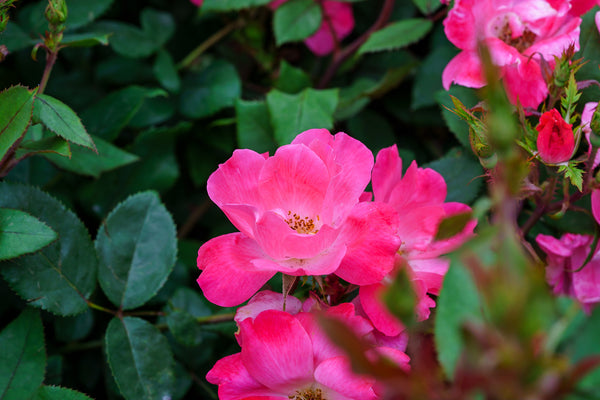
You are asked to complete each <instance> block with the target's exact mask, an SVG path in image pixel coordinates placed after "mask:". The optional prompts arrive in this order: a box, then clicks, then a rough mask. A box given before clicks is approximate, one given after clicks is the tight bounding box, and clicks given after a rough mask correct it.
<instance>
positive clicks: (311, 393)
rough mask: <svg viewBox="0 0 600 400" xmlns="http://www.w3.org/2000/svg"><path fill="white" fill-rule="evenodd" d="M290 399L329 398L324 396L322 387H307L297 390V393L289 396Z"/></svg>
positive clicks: (321, 399) (324, 399)
mask: <svg viewBox="0 0 600 400" xmlns="http://www.w3.org/2000/svg"><path fill="white" fill-rule="evenodd" d="M288 399H290V400H327V399H326V398H325V397H323V391H322V390H321V389H313V388H310V389H305V390H302V391H300V390H296V394H293V395H291V396H288Z"/></svg>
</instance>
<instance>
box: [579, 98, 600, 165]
mask: <svg viewBox="0 0 600 400" xmlns="http://www.w3.org/2000/svg"><path fill="white" fill-rule="evenodd" d="M597 107H598V103H595V102H590V103H586V104H585V106H584V107H583V112H582V113H581V129H582V130H583V133H584V134H585V140H586V141H587V142H588V150H587V154H588V157H589V156H590V155H591V154H592V143H591V142H590V137H591V135H592V128H591V127H590V124H591V123H592V116H593V115H594V113H595V112H596V108H597ZM598 164H600V152H598V153H596V158H595V160H594V164H593V166H592V168H596V167H597V166H598Z"/></svg>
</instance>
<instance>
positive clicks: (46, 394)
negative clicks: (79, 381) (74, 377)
mask: <svg viewBox="0 0 600 400" xmlns="http://www.w3.org/2000/svg"><path fill="white" fill-rule="evenodd" d="M33 400H92V398H91V397H88V396H86V395H85V394H83V393H81V392H78V391H75V390H72V389H67V388H64V387H60V386H46V385H44V386H42V387H41V388H40V389H39V390H38V392H37V393H36V394H35V397H34V398H33Z"/></svg>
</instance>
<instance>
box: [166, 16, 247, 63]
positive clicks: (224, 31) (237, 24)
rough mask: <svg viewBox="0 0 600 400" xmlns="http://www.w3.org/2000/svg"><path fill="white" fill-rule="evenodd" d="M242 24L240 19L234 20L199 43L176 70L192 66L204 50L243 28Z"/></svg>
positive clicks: (243, 22) (242, 21)
mask: <svg viewBox="0 0 600 400" xmlns="http://www.w3.org/2000/svg"><path fill="white" fill-rule="evenodd" d="M244 24H245V21H244V20H243V19H241V18H240V19H237V20H235V21H234V22H231V23H229V24H227V25H225V26H224V27H223V28H221V29H220V30H219V31H217V32H215V33H214V34H213V35H211V36H210V37H209V38H208V39H206V40H205V41H204V42H202V43H200V45H199V46H198V47H196V48H195V49H194V50H192V51H191V52H190V54H188V55H187V56H186V57H185V58H184V59H183V60H182V61H181V62H180V63H179V64H178V65H177V69H178V70H182V69H185V68H189V67H190V66H191V65H192V64H194V62H195V61H196V59H198V57H200V56H201V55H202V54H203V53H204V52H205V51H206V50H208V49H209V48H211V47H212V46H213V45H215V44H216V43H218V42H219V41H220V40H221V39H223V38H224V37H225V36H227V35H228V34H229V33H231V32H232V31H234V30H235V29H238V28H241V27H242V26H244Z"/></svg>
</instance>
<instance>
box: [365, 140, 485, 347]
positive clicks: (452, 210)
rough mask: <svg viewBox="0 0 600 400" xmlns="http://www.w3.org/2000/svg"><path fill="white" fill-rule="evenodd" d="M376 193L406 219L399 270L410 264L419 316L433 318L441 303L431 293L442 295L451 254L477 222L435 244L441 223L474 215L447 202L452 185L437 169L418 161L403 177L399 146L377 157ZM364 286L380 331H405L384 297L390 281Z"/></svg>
mask: <svg viewBox="0 0 600 400" xmlns="http://www.w3.org/2000/svg"><path fill="white" fill-rule="evenodd" d="M372 185H373V195H374V198H375V203H378V202H382V203H386V204H389V205H391V206H392V207H393V208H394V209H395V210H396V211H397V212H398V214H399V216H400V223H399V225H398V230H397V232H396V234H397V236H398V238H399V239H400V240H401V241H402V245H401V247H400V250H399V251H398V260H397V262H396V264H397V266H398V268H403V267H404V265H406V268H408V273H409V275H410V276H411V277H412V282H413V289H414V290H415V294H416V295H417V309H416V310H415V311H416V313H417V318H418V319H419V320H424V319H427V318H428V317H429V309H430V308H431V307H434V306H435V302H434V301H433V300H432V299H431V298H430V297H429V296H428V295H427V293H430V294H434V295H437V294H439V291H440V289H441V286H442V281H443V279H444V275H445V274H446V271H447V270H448V266H449V263H450V262H449V260H448V259H446V258H444V257H443V254H446V253H449V252H450V251H452V250H455V249H456V248H458V247H459V246H460V245H461V244H462V243H464V242H465V241H466V240H467V239H468V238H469V237H470V236H471V235H472V233H473V229H474V228H475V225H476V222H475V221H471V222H469V223H468V224H467V225H466V226H465V228H464V229H463V231H462V232H460V233H459V234H457V235H456V236H454V237H452V238H449V239H446V240H438V241H436V240H434V239H435V236H436V234H437V231H438V227H439V224H440V222H441V221H442V220H443V219H444V218H446V217H448V216H451V215H454V214H458V213H462V212H468V211H470V208H469V206H467V205H465V204H462V203H453V202H450V203H446V202H445V199H446V182H445V181H444V178H443V177H442V176H441V175H440V174H439V173H437V172H436V171H434V170H432V169H429V168H418V167H417V164H416V163H415V162H413V163H412V164H411V165H410V167H408V169H407V170H406V173H405V174H404V176H403V175H402V160H401V159H400V157H399V156H398V150H397V148H396V146H392V147H388V148H385V149H383V150H381V151H380V152H379V153H378V154H377V161H376V162H375V167H374V168H373V183H372ZM390 279H391V278H386V279H385V280H383V281H382V282H378V283H375V284H373V285H368V286H361V288H360V289H359V291H360V292H359V296H360V302H361V305H362V308H363V309H364V311H365V313H366V314H367V315H368V316H369V318H370V319H371V321H372V322H373V324H374V325H375V327H376V328H377V329H378V330H379V331H381V332H383V333H384V334H386V335H388V336H395V335H397V334H399V333H400V332H401V331H402V330H403V327H402V325H401V324H400V323H399V322H398V321H397V320H396V319H395V318H394V317H393V316H392V315H391V314H390V313H389V311H388V310H387V309H386V308H385V306H384V305H383V304H381V302H380V300H379V294H380V293H381V292H382V291H383V290H384V287H385V286H386V285H387V283H388V281H389V280H390Z"/></svg>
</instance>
